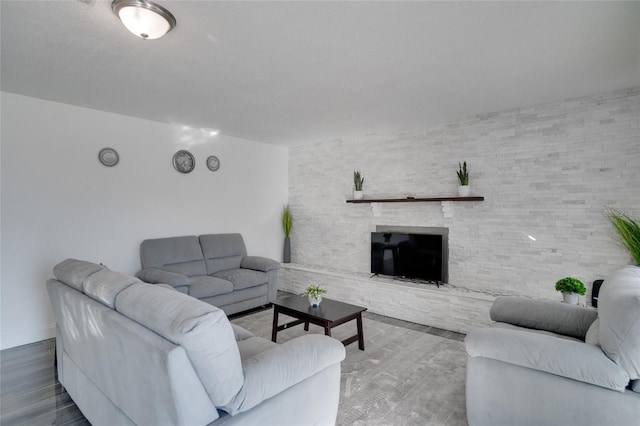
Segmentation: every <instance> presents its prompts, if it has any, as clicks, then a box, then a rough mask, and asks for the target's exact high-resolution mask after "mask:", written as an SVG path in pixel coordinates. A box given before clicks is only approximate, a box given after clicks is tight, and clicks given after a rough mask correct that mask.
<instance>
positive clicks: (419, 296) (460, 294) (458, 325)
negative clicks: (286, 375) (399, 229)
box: [279, 263, 496, 333]
mask: <svg viewBox="0 0 640 426" xmlns="http://www.w3.org/2000/svg"><path fill="white" fill-rule="evenodd" d="M369 275H370V274H362V275H359V274H348V273H344V272H336V271H329V270H321V269H317V268H313V267H307V266H304V265H298V264H293V263H285V264H283V265H282V268H281V269H280V278H279V288H280V289H281V290H284V291H288V292H291V293H296V294H301V293H302V292H303V291H304V289H305V288H306V287H307V286H308V285H309V284H311V283H313V284H317V285H320V286H322V287H324V288H326V289H327V291H328V292H327V296H326V297H328V298H332V299H336V300H340V301H343V302H347V303H353V304H356V305H361V306H365V307H367V308H368V310H369V311H370V312H373V313H376V314H380V315H385V316H389V317H393V318H398V319H402V320H405V321H411V322H415V323H418V324H424V325H429V326H433V327H438V328H442V329H445V330H451V331H456V332H459V333H467V332H469V331H470V330H471V329H473V328H475V327H481V326H485V325H487V324H489V323H490V320H489V309H490V308H491V304H492V303H493V301H494V300H495V297H496V296H495V295H491V294H488V293H481V292H477V291H471V290H468V289H464V288H458V287H455V286H452V285H451V284H444V285H441V286H440V287H439V288H438V287H436V286H435V285H429V284H427V285H425V284H416V283H412V282H405V281H397V280H394V279H392V278H389V277H381V276H378V277H371V278H370V277H369Z"/></svg>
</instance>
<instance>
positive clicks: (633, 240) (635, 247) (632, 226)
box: [608, 209, 640, 266]
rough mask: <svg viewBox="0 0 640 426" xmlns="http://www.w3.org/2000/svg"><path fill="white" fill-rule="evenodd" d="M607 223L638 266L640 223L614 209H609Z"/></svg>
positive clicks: (639, 259) (639, 256)
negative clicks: (608, 222)
mask: <svg viewBox="0 0 640 426" xmlns="http://www.w3.org/2000/svg"><path fill="white" fill-rule="evenodd" d="M608 216H609V221H610V222H611V224H612V225H613V228H614V229H615V230H616V233H617V234H618V237H619V238H620V241H621V242H622V244H623V245H624V246H625V247H626V248H627V250H629V253H631V257H633V260H634V262H635V263H636V265H637V266H640V223H638V222H636V221H635V220H633V219H631V217H629V216H628V215H626V214H624V213H622V212H621V211H619V210H616V209H609V212H608Z"/></svg>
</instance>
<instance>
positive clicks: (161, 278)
mask: <svg viewBox="0 0 640 426" xmlns="http://www.w3.org/2000/svg"><path fill="white" fill-rule="evenodd" d="M136 277H138V278H140V279H141V280H142V281H144V282H146V283H151V284H169V285H171V286H173V287H179V286H181V285H189V284H191V279H189V277H188V276H186V275H184V274H179V273H177V272H169V271H165V270H164V269H159V268H147V269H143V270H142V271H139V272H138V273H137V274H136Z"/></svg>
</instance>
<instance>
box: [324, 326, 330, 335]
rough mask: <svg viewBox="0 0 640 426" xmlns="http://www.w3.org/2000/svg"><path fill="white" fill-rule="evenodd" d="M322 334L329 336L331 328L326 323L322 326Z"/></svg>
mask: <svg viewBox="0 0 640 426" xmlns="http://www.w3.org/2000/svg"><path fill="white" fill-rule="evenodd" d="M324 335H325V336H329V337H331V328H330V327H329V326H328V325H325V326H324Z"/></svg>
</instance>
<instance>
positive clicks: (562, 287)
mask: <svg viewBox="0 0 640 426" xmlns="http://www.w3.org/2000/svg"><path fill="white" fill-rule="evenodd" d="M556 290H557V291H559V292H561V293H562V300H563V302H564V303H568V304H570V305H577V304H578V295H580V296H584V294H585V293H586V292H587V289H586V287H585V286H584V284H582V281H580V280H578V279H576V278H572V277H565V278H562V279H561V280H558V282H556Z"/></svg>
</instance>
